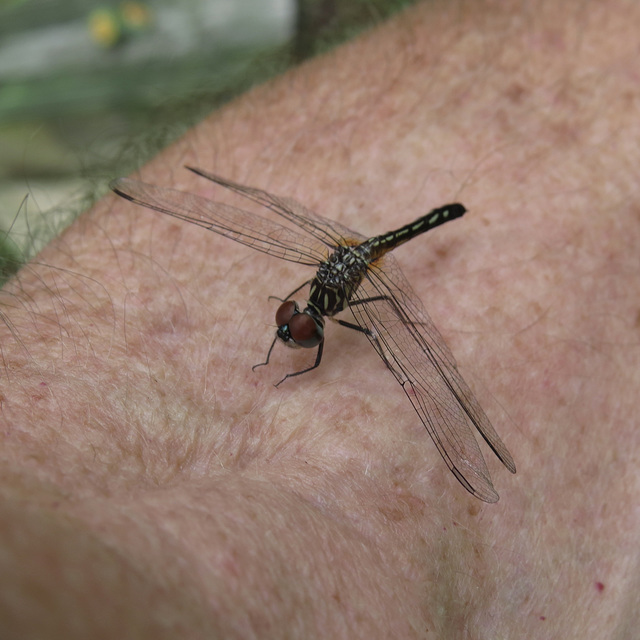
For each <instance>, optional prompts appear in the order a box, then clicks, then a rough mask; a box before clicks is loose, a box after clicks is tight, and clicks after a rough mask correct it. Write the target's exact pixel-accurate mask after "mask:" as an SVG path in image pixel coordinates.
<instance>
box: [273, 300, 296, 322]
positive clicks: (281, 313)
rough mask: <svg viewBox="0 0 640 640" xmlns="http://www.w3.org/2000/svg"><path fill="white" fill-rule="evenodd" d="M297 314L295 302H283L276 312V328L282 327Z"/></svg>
mask: <svg viewBox="0 0 640 640" xmlns="http://www.w3.org/2000/svg"><path fill="white" fill-rule="evenodd" d="M297 313H300V311H299V310H298V303H297V302H294V301H293V300H287V301H286V302H283V303H282V304H281V305H280V306H279V307H278V310H277V311H276V324H277V325H278V327H284V326H285V325H287V324H289V321H290V320H291V318H293V316H294V315H296V314H297Z"/></svg>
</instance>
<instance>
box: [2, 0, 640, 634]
mask: <svg viewBox="0 0 640 640" xmlns="http://www.w3.org/2000/svg"><path fill="white" fill-rule="evenodd" d="M533 4H535V5H536V6H535V8H534V7H533V6H532V5H533ZM558 4H560V5H561V6H560V8H558ZM523 6H528V7H530V9H529V10H528V11H529V12H528V13H527V14H526V15H524V14H523V13H522V11H523V9H522V7H523ZM639 32H640V6H639V5H637V4H635V3H632V2H630V3H624V2H615V1H606V2H605V1H596V2H590V3H585V4H578V3H564V4H563V3H551V2H549V3H546V2H539V3H530V4H528V5H525V4H523V3H513V5H512V6H509V5H508V4H507V3H496V5H490V6H484V4H483V3H471V2H470V3H443V4H442V5H432V4H427V5H422V6H418V7H416V8H415V9H413V10H412V11H411V12H410V13H408V14H406V15H404V16H401V17H400V18H398V19H396V20H394V21H391V22H389V23H387V24H386V25H384V26H383V27H382V28H381V29H379V30H378V31H376V32H374V33H371V34H369V35H368V36H366V37H364V38H362V39H360V40H358V41H355V42H353V43H351V44H349V45H347V46H345V47H342V48H341V49H339V50H337V51H335V52H334V53H333V54H332V55H330V56H328V57H325V58H320V59H317V60H314V61H312V62H311V63H310V64H307V65H305V66H303V67H301V68H299V69H297V70H294V71H292V72H290V73H289V74H287V75H286V76H284V77H282V78H280V79H278V80H276V81H274V82H273V83H270V84H268V85H266V86H263V87H260V88H258V89H257V90H254V91H253V92H251V93H249V94H248V95H246V96H244V97H243V98H241V99H240V100H238V101H236V102H234V103H233V104H231V105H229V106H228V107H226V108H225V109H223V110H222V111H220V112H217V113H215V114H213V115H212V116H211V117H210V118H209V119H208V120H206V121H205V122H204V123H202V124H201V125H200V126H199V127H197V128H195V129H194V130H192V131H191V132H190V133H189V134H188V135H187V136H186V137H185V138H184V139H183V140H181V141H180V142H178V143H177V144H175V145H174V146H172V147H171V148H170V149H168V150H167V151H166V152H165V153H163V154H162V155H161V156H160V157H158V158H156V160H155V161H154V162H153V163H151V164H150V165H148V166H147V167H145V168H144V169H143V170H142V171H141V173H140V177H141V178H142V179H144V180H146V181H147V182H153V183H156V184H163V185H165V186H174V187H177V188H181V189H185V190H190V191H193V192H197V193H200V194H201V195H204V196H207V197H215V198H216V199H222V198H224V197H225V196H224V194H223V193H222V191H221V190H219V189H214V187H213V186H212V185H210V184H208V183H207V182H206V181H203V180H202V179H201V178H197V177H196V176H194V175H192V174H190V173H189V172H187V171H185V170H183V169H182V165H184V164H189V165H194V166H200V167H203V168H205V169H208V170H211V171H214V172H216V173H219V174H221V175H224V176H227V177H229V178H231V179H233V180H237V181H238V182H241V183H245V184H253V185H255V186H259V187H261V188H264V189H267V190H268V191H270V192H273V193H276V194H281V195H290V196H293V197H295V198H297V199H298V200H300V201H302V202H303V203H304V204H306V205H307V206H309V207H310V208H312V209H314V210H316V211H318V212H319V213H321V214H323V215H325V216H327V217H330V218H334V219H338V220H340V221H341V222H342V223H344V224H346V225H347V226H350V227H353V228H354V229H357V230H358V231H360V232H362V233H365V234H374V233H380V232H382V231H386V230H388V229H391V228H394V227H397V226H399V225H401V224H403V223H405V222H408V221H410V220H411V219H413V218H416V217H418V216H419V215H421V214H423V213H425V212H426V211H427V210H429V209H430V208H432V207H435V206H439V205H441V204H444V203H446V202H449V201H455V200H459V201H461V202H463V203H464V204H465V205H466V206H467V208H468V209H469V213H468V214H467V215H466V216H465V217H464V218H463V219H461V220H458V221H455V222H452V223H450V224H447V225H445V226H443V227H441V228H439V229H437V230H434V231H433V232H431V233H429V234H427V236H425V237H422V238H418V239H415V240H413V241H411V242H410V243H408V244H407V245H406V246H404V247H402V248H400V249H398V251H397V258H398V259H399V260H400V262H401V264H402V266H403V269H404V273H405V275H406V276H407V277H408V278H409V280H410V281H411V282H412V283H413V284H414V288H415V290H416V292H417V293H418V295H419V296H420V297H421V299H422V300H423V301H424V302H425V305H426V306H427V308H428V310H429V312H430V314H431V316H432V318H433V320H434V321H435V323H436V325H437V326H438V327H439V328H440V330H441V331H442V333H443V335H444V336H445V338H446V340H447V342H448V344H449V346H450V347H451V349H452V351H453V353H454V354H455V356H456V358H457V360H458V362H459V365H460V368H461V370H462V372H463V374H464V375H465V377H466V379H467V380H468V381H469V383H470V384H471V386H472V387H473V388H474V390H475V391H476V393H477V396H478V398H479V400H480V402H481V403H482V404H483V406H485V407H486V409H487V412H488V413H489V415H490V417H491V418H492V419H493V423H494V426H495V427H496V429H497V431H498V432H499V433H500V435H501V437H502V438H503V440H504V441H505V443H506V445H507V446H508V448H509V450H510V451H511V453H512V454H513V457H514V459H515V461H516V464H517V465H518V473H517V475H515V476H513V475H511V474H510V473H508V471H507V470H506V469H504V468H503V467H502V466H501V465H500V463H499V462H498V461H497V460H496V459H495V457H493V455H492V454H491V452H490V451H489V450H488V449H486V448H485V449H484V451H485V455H486V458H487V461H488V464H489V468H490V471H491V474H492V477H493V481H494V484H495V486H496V488H497V490H498V492H499V493H500V495H501V499H500V502H498V503H497V504H495V505H485V504H483V503H481V502H479V501H478V500H476V499H475V498H473V497H472V496H470V495H469V494H467V493H466V492H465V491H464V489H462V487H461V486H460V485H459V484H458V483H457V482H456V480H455V479H454V478H453V476H452V475H451V474H450V473H449V471H448V470H447V468H446V466H445V465H444V463H443V462H442V460H441V459H440V457H439V456H438V453H437V451H436V450H435V447H433V445H432V443H431V441H430V440H429V438H428V436H427V434H426V432H425V430H424V428H423V427H422V426H421V424H420V423H419V421H418V420H417V418H416V416H415V414H414V413H413V410H412V408H411V406H410V404H409V403H408V401H407V400H406V398H405V397H404V394H403V393H402V390H401V389H400V387H399V386H398V385H397V383H396V382H395V381H394V379H393V377H392V376H391V375H390V374H389V373H388V372H387V371H385V368H384V365H383V364H382V363H381V361H380V360H379V359H378V358H377V356H376V354H375V353H374V352H373V350H372V349H371V348H370V346H369V344H368V343H367V341H366V339H365V338H364V336H359V335H357V334H356V333H355V332H353V331H349V330H347V329H345V328H342V327H338V326H335V325H333V324H332V323H329V326H328V327H327V332H326V333H327V343H326V347H325V352H324V359H323V362H322V365H321V367H320V368H319V369H317V370H315V371H313V372H311V373H309V374H306V375H304V376H301V377H299V378H296V379H293V380H288V381H286V382H285V383H284V384H283V385H281V387H280V388H278V389H274V387H273V383H274V382H277V381H278V380H279V379H281V378H282V377H283V375H284V374H286V373H287V372H290V371H293V370H296V368H297V369H300V368H303V367H304V366H308V364H309V361H310V360H311V361H312V360H313V354H312V353H310V352H303V351H292V350H288V349H286V348H285V347H281V348H279V349H276V350H274V353H273V354H272V356H271V360H272V362H271V364H270V365H269V366H268V367H263V368H260V369H258V370H257V371H256V372H255V373H253V372H252V371H251V366H252V365H253V364H255V363H257V362H260V361H262V360H263V359H264V355H265V353H266V349H267V348H268V346H269V344H270V340H271V339H272V335H273V333H272V331H273V327H272V326H271V325H272V323H273V320H272V318H273V313H274V312H275V308H276V306H277V303H274V302H273V301H271V302H270V301H269V300H268V299H267V296H268V295H276V296H281V297H284V296H285V295H286V294H288V293H289V292H290V291H291V290H293V289H294V288H295V287H296V286H298V285H299V284H300V283H301V282H302V281H303V280H304V279H305V278H307V277H310V276H311V275H312V273H310V272H308V271H301V269H300V268H297V267H296V266H295V265H290V264H287V263H285V262H281V261H278V260H275V259H272V258H269V257H268V256H263V255H260V254H257V253H254V252H252V251H251V250H249V249H247V248H244V247H241V246H240V245H237V244H235V243H234V242H232V241H230V240H227V239H224V238H220V237H217V236H216V235H215V234H212V233H207V232H204V231H202V230H201V229H198V228H196V227H192V226H191V225H186V224H180V223H177V222H175V221H173V220H171V219H170V218H168V217H166V216H162V215H161V214H158V213H154V212H149V211H146V210H143V209H140V208H139V207H135V206H134V205H132V204H131V203H129V202H126V201H124V200H120V199H117V198H116V197H115V196H109V197H107V198H105V199H104V200H103V201H102V202H101V203H99V205H98V206H97V207H95V209H94V210H93V211H91V212H89V213H88V214H86V215H85V216H84V217H82V218H81V219H79V220H78V221H77V222H76V223H75V224H74V225H73V226H72V227H71V228H70V229H69V230H68V231H67V232H65V234H64V235H63V236H62V237H61V238H59V239H58V240H56V241H55V242H53V243H52V244H51V245H50V246H49V247H48V248H47V249H46V250H45V251H44V252H43V253H42V254H41V255H40V256H39V258H38V264H33V265H30V266H29V267H28V268H26V269H24V270H23V271H22V273H21V274H20V276H19V279H18V280H17V281H16V282H14V283H13V284H12V285H10V286H9V288H8V289H7V291H6V292H5V293H4V294H3V297H2V303H3V306H2V313H3V317H4V319H5V321H6V322H5V324H2V325H1V326H0V330H1V331H2V335H1V336H0V345H1V348H2V358H3V361H2V366H3V369H2V371H1V374H2V382H1V383H0V384H1V387H0V394H1V395H0V401H1V405H0V406H1V408H2V419H1V420H2V422H0V427H1V430H2V439H1V440H0V442H1V443H2V445H1V446H2V458H3V461H2V470H3V483H2V487H3V491H2V495H3V502H2V505H1V507H0V508H1V509H2V514H0V539H1V541H2V542H1V549H2V550H1V551H0V616H1V619H2V626H3V629H4V631H5V633H4V635H3V637H4V638H24V637H30V638H37V637H49V638H50V637H65V638H75V637H105V638H106V637H113V638H122V637H138V638H145V637H149V638H152V637H153V638H158V637H171V638H174V637H182V638H185V637H188V638H198V637H207V638H254V637H261V638H264V637H269V638H278V637H304V638H314V637H318V638H329V637H336V638H341V637H344V638H389V637H398V638H414V637H415V638H423V637H424V638H466V637H470V638H516V637H517V638H584V637H593V638H624V637H632V630H634V629H637V627H638V624H639V623H640V620H639V619H638V618H639V615H638V611H639V610H640V608H639V607H638V606H637V593H638V587H637V584H638V561H639V557H638V555H639V553H638V544H637V540H638V537H639V531H640V522H639V520H640V511H639V510H638V509H637V505H638V503H639V498H640V496H639V495H638V494H639V493H640V483H639V481H638V477H639V471H640V453H639V452H640V430H638V428H637V425H638V418H637V409H636V405H637V390H638V388H639V377H640V374H639V373H638V362H640V302H639V301H640V278H639V277H638V276H639V274H640V251H639V250H638V247H640V204H639V203H640V186H639V185H640V180H638V167H640V144H639V142H638V141H639V140H640V117H639V116H640V109H639V105H640V82H639V81H638V74H637V69H638V63H637V34H638V33H639ZM229 201H230V202H233V203H234V204H239V203H238V201H237V200H229ZM428 236H431V237H428ZM42 264H46V265H48V266H41V265H42Z"/></svg>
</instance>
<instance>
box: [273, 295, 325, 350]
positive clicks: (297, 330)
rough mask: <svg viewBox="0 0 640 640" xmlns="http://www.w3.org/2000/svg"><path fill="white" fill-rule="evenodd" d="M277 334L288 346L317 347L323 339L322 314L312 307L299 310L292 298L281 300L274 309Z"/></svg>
mask: <svg viewBox="0 0 640 640" xmlns="http://www.w3.org/2000/svg"><path fill="white" fill-rule="evenodd" d="M276 324H277V325H278V331H277V335H278V338H280V340H282V341H283V342H284V343H285V344H288V345H289V346H290V347H294V346H298V347H304V348H305V349H311V348H312V347H317V346H318V345H319V344H320V343H321V342H322V341H323V340H324V322H323V320H322V316H321V315H320V314H319V313H317V312H316V311H315V310H314V309H313V308H312V307H307V308H306V309H305V310H304V311H300V308H299V307H298V303H297V302H294V301H293V300H287V301H286V302H283V303H282V304H281V305H280V306H279V307H278V310H277V311H276Z"/></svg>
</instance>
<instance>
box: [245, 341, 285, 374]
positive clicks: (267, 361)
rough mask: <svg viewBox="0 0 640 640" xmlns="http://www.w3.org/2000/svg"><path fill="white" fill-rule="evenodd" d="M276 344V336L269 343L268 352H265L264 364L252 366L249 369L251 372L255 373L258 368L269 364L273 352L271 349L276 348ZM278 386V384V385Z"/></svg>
mask: <svg viewBox="0 0 640 640" xmlns="http://www.w3.org/2000/svg"><path fill="white" fill-rule="evenodd" d="M276 342H278V336H276V337H275V338H274V339H273V342H272V343H271V346H270V347H269V351H267V359H266V360H265V361H264V362H259V363H258V364H254V365H253V367H251V371H255V370H256V369H257V368H258V367H264V366H265V365H267V364H269V358H270V357H271V352H272V351H273V347H275V346H276ZM278 384H280V383H278Z"/></svg>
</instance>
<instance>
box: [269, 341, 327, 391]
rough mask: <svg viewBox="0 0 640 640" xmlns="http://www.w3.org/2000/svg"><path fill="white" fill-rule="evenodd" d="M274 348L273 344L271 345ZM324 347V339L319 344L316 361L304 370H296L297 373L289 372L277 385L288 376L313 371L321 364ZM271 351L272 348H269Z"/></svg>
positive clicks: (291, 376) (292, 376)
mask: <svg viewBox="0 0 640 640" xmlns="http://www.w3.org/2000/svg"><path fill="white" fill-rule="evenodd" d="M271 348H273V345H271ZM323 349H324V340H323V341H322V342H321V343H320V344H319V345H318V352H317V354H316V361H315V362H314V363H313V364H312V365H311V366H310V367H307V368H306V369H302V371H296V372H295V373H287V375H286V376H285V377H284V378H282V380H280V382H278V384H276V385H275V386H276V387H279V386H280V385H281V384H282V383H283V382H284V381H285V380H286V379H287V378H294V377H295V376H301V375H302V374H303V373H308V372H309V371H313V370H314V369H317V368H318V367H319V366H320V362H321V361H322V350H323ZM269 351H271V349H270V350H269Z"/></svg>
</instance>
